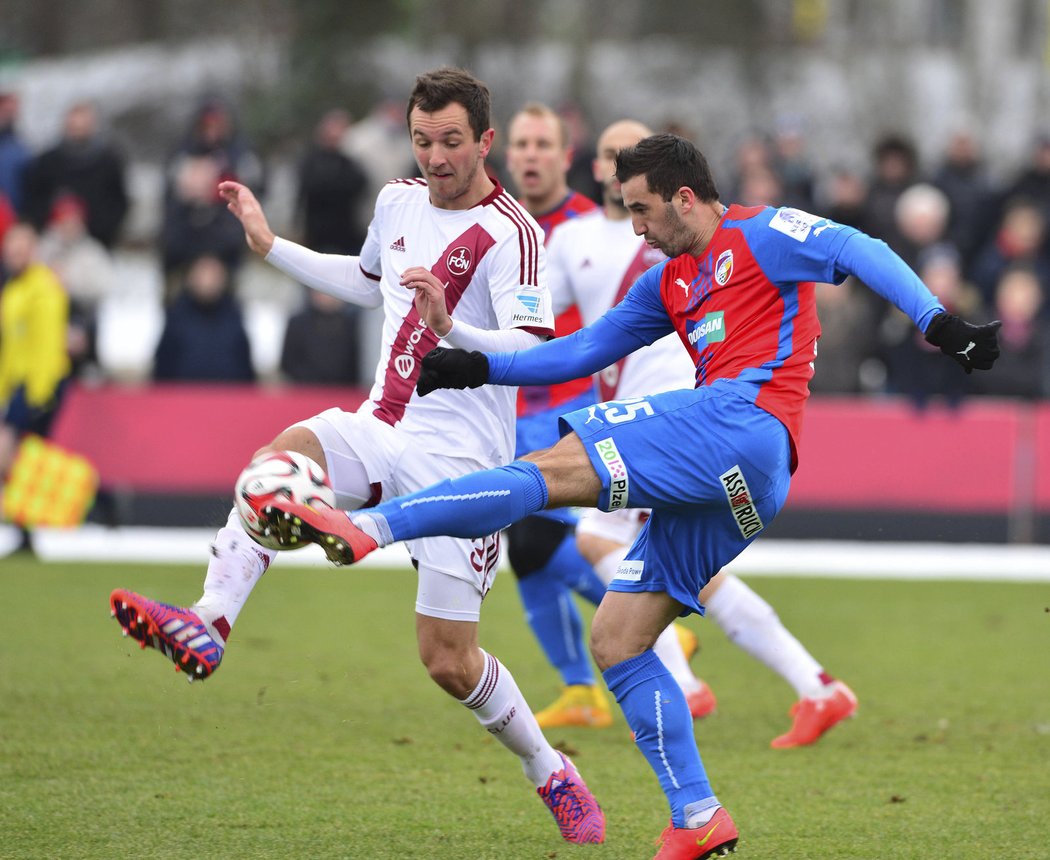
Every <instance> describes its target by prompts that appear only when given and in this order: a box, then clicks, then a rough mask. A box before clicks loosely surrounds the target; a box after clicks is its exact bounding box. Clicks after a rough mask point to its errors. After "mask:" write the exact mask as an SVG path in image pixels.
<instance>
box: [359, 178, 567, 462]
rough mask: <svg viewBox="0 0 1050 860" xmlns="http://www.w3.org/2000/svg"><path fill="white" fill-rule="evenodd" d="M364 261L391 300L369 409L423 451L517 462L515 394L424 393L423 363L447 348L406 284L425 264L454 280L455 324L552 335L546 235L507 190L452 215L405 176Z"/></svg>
mask: <svg viewBox="0 0 1050 860" xmlns="http://www.w3.org/2000/svg"><path fill="white" fill-rule="evenodd" d="M360 263H361V268H362V270H363V271H364V272H365V274H366V275H368V276H369V277H371V278H374V279H376V280H377V281H378V282H379V288H380V291H381V293H382V297H383V337H382V347H381V351H380V357H379V362H378V365H377V367H376V374H375V382H374V384H373V386H372V390H371V392H370V395H369V400H368V402H366V403H365V404H364V405H363V406H362V407H361V409H362V410H364V411H370V412H372V413H374V414H375V415H376V417H378V418H379V419H380V420H382V421H385V422H387V423H388V424H391V425H395V426H397V427H398V428H399V429H401V430H403V431H404V432H406V433H409V434H414V435H418V436H419V437H420V445H422V446H426V447H431V448H433V449H435V450H441V451H442V452H444V453H446V454H448V453H451V452H453V451H454V452H459V451H462V452H463V455H464V456H475V457H476V456H480V457H482V458H483V459H484V460H485V462H500V463H503V462H507V461H509V460H510V459H511V457H512V456H513V453H514V412H515V410H514V406H515V389H513V388H503V387H500V386H494V385H486V386H482V387H481V388H476V389H472V390H466V391H447V390H446V391H435V392H433V393H432V394H428V395H427V396H426V397H425V398H420V397H419V396H418V395H417V394H416V393H415V386H416V380H417V379H418V377H419V370H420V361H421V359H422V357H423V356H424V355H426V354H427V353H428V352H429V351H430V350H431V349H433V348H434V347H435V346H438V345H439V344H443V342H442V341H440V340H439V339H438V337H437V336H436V335H435V334H434V333H433V332H431V331H430V330H429V329H427V327H426V325H425V324H424V323H423V322H422V320H421V319H420V318H419V315H418V314H417V313H416V310H415V307H414V304H413V297H414V293H413V291H411V290H408V289H406V288H405V287H403V286H401V285H400V283H399V280H400V277H401V273H402V272H403V271H404V270H405V269H407V268H409V267H411V266H424V267H426V268H428V269H430V271H432V272H433V273H434V274H435V275H436V276H437V277H438V278H439V279H440V280H441V282H442V283H444V284H445V300H446V304H447V306H448V310H449V313H450V314H451V315H452V317H453V319H454V320H460V321H462V322H465V323H468V324H469V325H472V326H476V327H478V328H484V329H490V330H495V329H511V328H523V329H526V330H528V331H531V332H535V333H536V334H539V335H543V336H549V335H552V334H553V332H554V316H553V313H552V310H551V300H550V293H549V292H548V290H547V275H546V270H545V267H546V257H545V254H544V250H543V231H542V230H541V229H540V228H539V226H538V225H537V224H536V222H535V221H534V220H533V219H532V218H531V217H530V216H529V214H528V213H527V212H526V211H525V209H524V208H522V206H521V205H520V204H519V203H518V202H517V201H516V200H514V198H513V197H512V196H511V195H510V194H508V193H507V192H506V191H504V190H503V188H502V187H501V186H499V185H498V184H497V186H496V189H495V190H494V191H493V193H492V194H490V195H489V196H488V197H486V198H485V199H484V200H483V201H481V203H479V204H478V205H477V206H474V207H472V208H470V209H465V210H447V209H438V208H436V207H434V206H433V205H431V203H430V197H429V194H428V191H427V185H426V182H425V181H424V180H422V179H399V180H394V181H393V182H390V183H388V184H387V185H386V186H385V187H384V188H383V190H382V191H381V192H380V193H379V195H378V197H377V199H376V208H375V215H374V217H373V219H372V223H371V225H370V226H369V228H368V237H367V239H366V240H365V244H364V246H363V247H362V249H361V255H360Z"/></svg>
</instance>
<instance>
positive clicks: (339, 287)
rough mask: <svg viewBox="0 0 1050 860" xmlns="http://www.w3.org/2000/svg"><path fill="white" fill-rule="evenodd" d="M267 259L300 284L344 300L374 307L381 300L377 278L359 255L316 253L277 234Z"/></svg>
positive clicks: (379, 303)
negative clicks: (365, 267) (368, 269)
mask: <svg viewBox="0 0 1050 860" xmlns="http://www.w3.org/2000/svg"><path fill="white" fill-rule="evenodd" d="M266 262H267V263H270V264H271V265H273V266H275V267H276V268H278V269H280V270H281V271H282V272H284V273H285V274H286V275H288V276H289V277H290V278H293V279H295V280H296V281H299V283H301V284H306V286H308V287H312V288H313V289H315V290H319V291H320V292H322V293H327V294H328V295H330V296H335V297H336V298H337V299H342V300H343V301H344V302H352V303H353V304H355V305H361V306H362V307H366V308H377V307H379V306H380V305H381V304H382V303H383V294H382V292H381V291H380V289H379V278H378V276H376V275H373V274H372V273H370V272H366V271H365V270H364V269H363V268H362V266H361V258H360V257H348V256H345V255H343V254H319V253H318V252H317V251H311V250H310V249H309V248H304V247H303V246H302V245H297V244H296V243H295V242H289V241H288V240H287V239H282V238H280V237H279V236H278V237H276V238H275V239H274V240H273V247H272V248H270V253H268V254H267V255H266Z"/></svg>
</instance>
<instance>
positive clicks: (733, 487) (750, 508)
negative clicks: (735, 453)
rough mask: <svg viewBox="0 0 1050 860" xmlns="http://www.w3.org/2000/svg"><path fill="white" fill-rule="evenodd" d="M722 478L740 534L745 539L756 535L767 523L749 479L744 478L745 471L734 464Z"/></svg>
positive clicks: (723, 487)
mask: <svg viewBox="0 0 1050 860" xmlns="http://www.w3.org/2000/svg"><path fill="white" fill-rule="evenodd" d="M720 479H721V481H722V489H723V490H725V494H726V499H727V500H728V501H729V509H730V510H731V511H732V512H733V519H734V520H736V525H737V528H739V529H740V534H742V535H743V536H744V539H745V540H747V539H748V538H751V537H754V536H755V535H756V534H758V533H759V532H760V531H762V529H763V528H765V524H764V523H763V522H762V518H761V517H760V516H759V515H758V510H757V509H756V508H755V501H754V497H753V496H752V495H751V489H750V488H749V487H748V486H747V481H746V480H744V473H743V472H741V471H740V466H739V465H736V466H733V468H732V469H730V470H729V471H728V472H723V473H722V475H721V476H720Z"/></svg>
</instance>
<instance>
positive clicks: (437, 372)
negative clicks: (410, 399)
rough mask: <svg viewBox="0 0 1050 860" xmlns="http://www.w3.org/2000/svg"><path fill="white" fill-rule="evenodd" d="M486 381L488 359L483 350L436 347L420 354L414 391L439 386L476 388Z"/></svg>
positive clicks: (424, 390)
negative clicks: (417, 377) (421, 356)
mask: <svg viewBox="0 0 1050 860" xmlns="http://www.w3.org/2000/svg"><path fill="white" fill-rule="evenodd" d="M488 381H489V360H488V359H487V358H485V353H483V352H467V351H466V350H465V349H445V348H444V347H441V346H439V347H437V348H436V349H432V350H430V352H428V353H427V354H426V355H424V356H423V365H422V369H421V370H420V372H419V381H418V382H416V394H418V395H419V396H420V397H424V396H426V395H427V394H429V393H430V392H431V391H437V389H439V388H478V387H479V386H482V385H484V384H485V383H486V382H488Z"/></svg>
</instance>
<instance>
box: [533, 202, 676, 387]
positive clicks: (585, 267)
mask: <svg viewBox="0 0 1050 860" xmlns="http://www.w3.org/2000/svg"><path fill="white" fill-rule="evenodd" d="M664 259H666V258H665V257H664V255H663V253H661V252H660V251H658V250H656V249H655V248H650V247H649V246H648V245H647V244H646V243H645V241H644V240H643V239H641V238H640V237H639V236H636V235H635V234H634V230H633V229H632V227H631V219H630V218H624V219H623V220H620V221H613V220H611V219H609V218H607V217H606V216H605V213H604V212H603V211H601V210H598V211H596V212H590V213H588V214H586V215H581V216H580V217H578V218H573V219H572V220H571V221H567V222H565V223H564V224H562V225H561V226H559V227H558V229H557V230H555V231H554V232H553V233H552V234H551V238H550V240H549V242H548V243H547V267H548V271H549V274H550V287H551V295H552V297H553V300H554V309H555V313H560V312H561V311H562V310H564V309H565V308H566V307H568V306H569V305H571V304H573V303H575V304H577V305H579V308H580V316H581V317H582V319H583V324H584V325H589V324H590V323H592V322H594V321H595V320H596V319H598V317H600V316H601V315H602V314H604V313H605V312H606V311H607V310H609V308H611V307H612V306H613V305H615V304H617V303H618V302H619V301H620V299H622V298H623V296H624V295H625V294H626V292H627V290H628V289H630V287H631V285H632V284H633V283H634V282H635V281H636V280H637V279H638V277H639V275H641V274H642V272H644V271H645V270H646V269H649V268H651V267H652V266H655V265H656V264H657V263H659V262H661V261H662V260H664ZM694 374H695V368H694V367H693V362H692V360H691V359H690V357H689V353H688V352H687V351H686V349H685V347H684V346H683V345H682V342H681V340H679V338H678V335H677V334H669V335H667V336H666V337H662V338H660V340H658V341H656V343H654V344H652V345H651V346H647V347H644V348H642V349H640V350H638V351H637V352H633V353H631V354H630V355H628V356H627V357H626V358H624V359H621V360H620V361H619V362H617V363H616V364H615V365H612V366H611V367H607V368H605V370H603V371H602V372H601V373H599V374H598V383H599V387H600V389H601V399H602V400H615V399H622V398H625V397H638V396H640V395H643V394H657V393H659V392H661V391H672V390H674V389H678V388H693V387H694V386H695V385H696V380H695V375H694Z"/></svg>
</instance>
